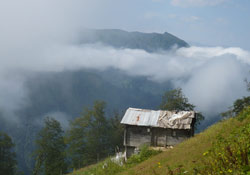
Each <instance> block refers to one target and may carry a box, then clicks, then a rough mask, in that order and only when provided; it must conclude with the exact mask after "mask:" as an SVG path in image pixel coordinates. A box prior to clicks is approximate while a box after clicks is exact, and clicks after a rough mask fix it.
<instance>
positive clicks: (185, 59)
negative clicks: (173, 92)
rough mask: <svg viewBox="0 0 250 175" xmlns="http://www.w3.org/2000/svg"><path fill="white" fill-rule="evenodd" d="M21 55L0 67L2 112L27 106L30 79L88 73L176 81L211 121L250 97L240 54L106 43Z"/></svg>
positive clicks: (245, 61)
mask: <svg viewBox="0 0 250 175" xmlns="http://www.w3.org/2000/svg"><path fill="white" fill-rule="evenodd" d="M15 54H17V53H15ZM10 55H11V54H10ZM18 55H19V54H17V56H16V57H14V56H10V57H8V59H7V60H4V64H1V66H0V68H1V75H0V89H1V92H2V94H1V97H2V98H1V99H0V107H1V108H3V109H9V111H11V110H14V109H16V108H18V105H20V104H21V103H23V102H22V99H24V97H25V89H23V87H22V83H23V82H24V80H25V78H26V77H28V76H27V75H30V74H33V73H35V72H53V71H54V72H62V71H64V70H79V69H83V68H91V69H97V70H105V69H108V68H116V69H120V70H123V71H125V72H126V73H127V74H129V75H131V76H133V75H137V76H146V77H148V78H149V79H151V80H152V81H155V82H163V81H171V82H172V83H173V84H174V85H175V86H176V87H181V88H182V89H183V91H184V93H185V95H186V96H187V97H188V98H189V100H190V102H191V103H193V104H194V105H196V106H197V110H200V111H202V112H204V113H205V114H207V115H215V114H217V113H220V112H222V111H224V110H226V109H227V107H229V106H230V105H232V103H233V101H234V100H235V99H237V98H240V97H242V96H246V95H248V92H247V91H246V84H245V82H244V79H246V78H249V67H250V53H249V52H248V51H245V50H242V49H240V48H223V47H195V46H192V47H189V48H179V49H173V50H171V51H168V52H160V53H148V52H146V51H144V50H138V49H116V48H113V47H110V46H106V45H103V44H101V43H98V44H83V45H72V44H55V43H48V44H47V47H44V48H42V49H38V50H36V51H35V52H34V53H33V52H31V53H30V52H27V53H22V54H21V57H19V56H18Z"/></svg>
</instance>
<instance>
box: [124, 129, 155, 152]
mask: <svg viewBox="0 0 250 175" xmlns="http://www.w3.org/2000/svg"><path fill="white" fill-rule="evenodd" d="M143 144H147V145H151V132H148V128H147V127H138V126H127V127H126V145H128V146H134V147H139V146H141V145H143Z"/></svg>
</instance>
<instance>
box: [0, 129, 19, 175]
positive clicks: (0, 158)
mask: <svg viewBox="0 0 250 175" xmlns="http://www.w3.org/2000/svg"><path fill="white" fill-rule="evenodd" d="M14 146H15V144H14V143H13V142H12V139H11V138H10V137H9V136H8V135H7V134H6V133H2V132H0V174H3V175H14V174H15V173H16V163H17V162H16V154H15V152H14V151H13V148H14Z"/></svg>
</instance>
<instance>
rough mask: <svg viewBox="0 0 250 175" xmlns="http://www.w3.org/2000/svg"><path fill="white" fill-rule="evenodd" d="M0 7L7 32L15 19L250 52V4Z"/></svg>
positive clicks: (103, 0)
mask: <svg viewBox="0 0 250 175" xmlns="http://www.w3.org/2000/svg"><path fill="white" fill-rule="evenodd" d="M0 5H1V6H0V9H1V12H0V19H1V21H2V26H1V27H7V29H6V30H9V27H8V25H9V26H12V25H13V21H15V22H14V23H15V25H14V26H13V27H20V25H22V27H23V26H25V24H31V26H32V27H33V29H34V30H41V29H42V30H50V31H52V32H53V30H55V29H57V26H61V27H62V28H60V30H71V29H73V28H74V29H76V30H77V28H78V29H79V26H84V27H86V28H117V29H124V30H128V31H144V32H165V31H166V32H169V33H172V34H174V35H176V36H178V37H180V38H182V39H184V40H185V41H187V42H189V43H191V44H196V45H197V44H198V45H205V46H218V45H220V46H224V47H241V48H243V49H248V50H250V35H249V34H248V32H249V31H250V22H249V19H250V1H249V0H126V1H122V0H71V1H67V0H61V1H59V0H54V1H47V0H45V1H41V0H35V1H31V0H23V1H17V0H10V1H1V2H0ZM6 20H8V21H9V23H8V24H7V26H3V24H5V23H3V21H6ZM44 23H46V24H48V23H49V24H50V26H43V24H44ZM32 24H33V25H32ZM55 25H56V26H55ZM22 27H21V29H22ZM70 27H71V29H69V28H70ZM19 29H20V28H19ZM26 29H27V28H26ZM26 29H25V28H24V29H23V30H26ZM33 33H34V31H33V32H31V33H29V34H33ZM54 33H55V31H54Z"/></svg>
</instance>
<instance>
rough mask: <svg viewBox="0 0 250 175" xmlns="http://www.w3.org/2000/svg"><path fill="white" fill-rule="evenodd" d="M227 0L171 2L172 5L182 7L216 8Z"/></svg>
mask: <svg viewBox="0 0 250 175" xmlns="http://www.w3.org/2000/svg"><path fill="white" fill-rule="evenodd" d="M225 1H227V0H171V4H172V5H174V6H180V7H201V6H215V5H218V4H221V3H223V2H225Z"/></svg>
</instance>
